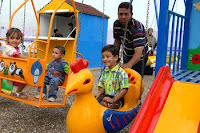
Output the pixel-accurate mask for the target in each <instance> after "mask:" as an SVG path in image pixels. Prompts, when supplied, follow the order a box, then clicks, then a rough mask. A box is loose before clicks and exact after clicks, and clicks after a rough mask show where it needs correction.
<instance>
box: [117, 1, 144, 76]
mask: <svg viewBox="0 0 200 133" xmlns="http://www.w3.org/2000/svg"><path fill="white" fill-rule="evenodd" d="M132 15H133V13H132V5H131V4H130V3H129V2H122V3H121V4H120V5H119V7H118V20H116V21H115V22H114V26H113V35H114V39H115V45H116V46H117V48H118V50H119V49H120V46H121V45H122V50H123V65H122V66H121V67H122V68H126V67H128V68H132V69H133V70H135V71H137V72H138V73H140V74H142V68H143V70H144V68H145V66H146V65H145V64H146V60H147V57H148V56H145V55H146V52H145V51H147V49H146V48H145V49H144V46H145V45H146V38H145V29H144V26H143V24H142V23H140V22H139V21H137V20H135V19H133V18H132ZM143 56H145V61H144V62H143ZM143 64H144V66H143Z"/></svg>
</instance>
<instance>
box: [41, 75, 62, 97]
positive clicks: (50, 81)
mask: <svg viewBox="0 0 200 133" xmlns="http://www.w3.org/2000/svg"><path fill="white" fill-rule="evenodd" d="M62 83H63V80H62V79H61V78H59V77H53V78H49V77H47V76H45V79H44V88H43V93H44V94H47V85H49V95H48V98H49V97H54V98H57V93H58V86H60V85H62ZM38 92H40V87H38Z"/></svg>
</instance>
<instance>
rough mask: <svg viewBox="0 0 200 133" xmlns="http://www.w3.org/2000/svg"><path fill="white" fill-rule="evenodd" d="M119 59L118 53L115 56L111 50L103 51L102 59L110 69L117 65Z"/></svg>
mask: <svg viewBox="0 0 200 133" xmlns="http://www.w3.org/2000/svg"><path fill="white" fill-rule="evenodd" d="M117 60H118V56H117V55H116V56H113V55H112V53H111V52H109V51H104V52H103V53H102V61H103V63H104V64H105V66H106V67H108V68H109V69H112V68H113V67H115V66H116V65H117Z"/></svg>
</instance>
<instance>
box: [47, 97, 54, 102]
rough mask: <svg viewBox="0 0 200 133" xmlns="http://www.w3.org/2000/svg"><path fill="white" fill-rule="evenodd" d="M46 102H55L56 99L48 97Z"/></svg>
mask: <svg viewBox="0 0 200 133" xmlns="http://www.w3.org/2000/svg"><path fill="white" fill-rule="evenodd" d="M48 101H49V102H55V101H56V99H55V98H54V97H49V98H48Z"/></svg>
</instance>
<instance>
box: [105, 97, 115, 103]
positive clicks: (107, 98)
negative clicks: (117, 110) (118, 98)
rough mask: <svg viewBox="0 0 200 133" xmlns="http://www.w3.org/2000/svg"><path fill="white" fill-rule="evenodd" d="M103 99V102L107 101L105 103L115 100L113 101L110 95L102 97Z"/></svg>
mask: <svg viewBox="0 0 200 133" xmlns="http://www.w3.org/2000/svg"><path fill="white" fill-rule="evenodd" d="M103 101H104V102H107V103H114V102H115V101H114V98H110V97H104V98H103Z"/></svg>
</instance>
